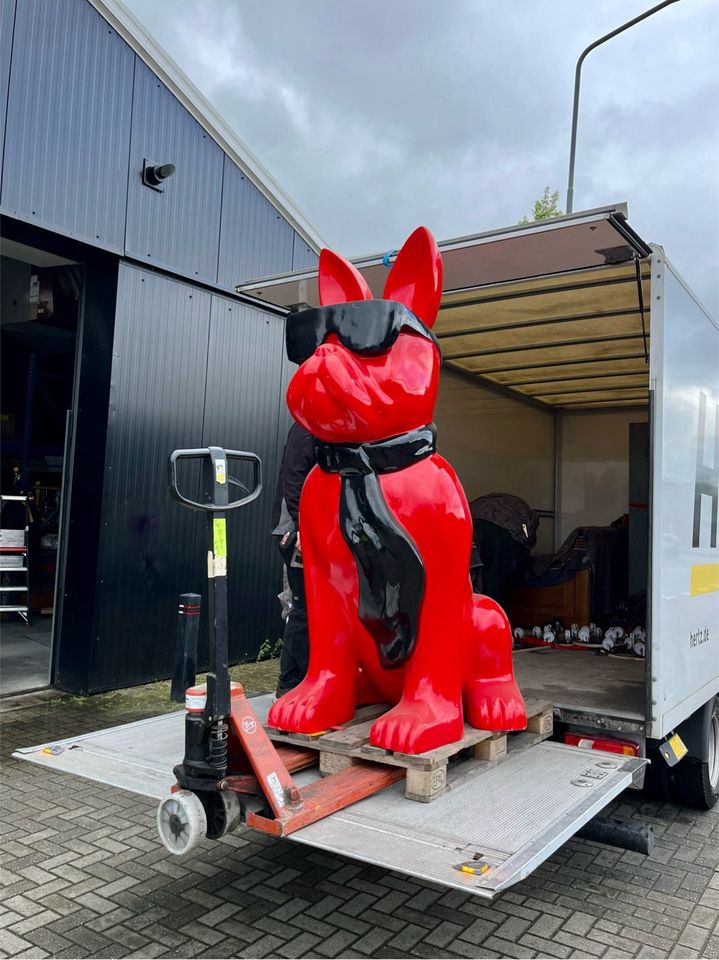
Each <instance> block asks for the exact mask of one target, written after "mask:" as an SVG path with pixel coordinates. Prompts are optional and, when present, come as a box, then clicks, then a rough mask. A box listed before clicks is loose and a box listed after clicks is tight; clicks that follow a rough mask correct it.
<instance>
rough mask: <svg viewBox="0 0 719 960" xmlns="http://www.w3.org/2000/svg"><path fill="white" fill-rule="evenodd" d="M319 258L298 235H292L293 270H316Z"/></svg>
mask: <svg viewBox="0 0 719 960" xmlns="http://www.w3.org/2000/svg"><path fill="white" fill-rule="evenodd" d="M319 259H320V258H319V257H318V256H317V254H316V253H315V252H314V250H313V249H312V248H311V247H308V246H307V244H306V243H305V241H304V240H303V239H302V237H301V236H300V235H299V233H295V235H294V247H293V252H292V269H293V270H304V269H305V268H307V269H309V270H316V269H317V265H318V263H319Z"/></svg>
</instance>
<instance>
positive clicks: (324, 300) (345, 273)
mask: <svg viewBox="0 0 719 960" xmlns="http://www.w3.org/2000/svg"><path fill="white" fill-rule="evenodd" d="M319 290H320V303H321V304H322V306H323V307H325V306H328V305H329V304H332V303H349V302H350V301H351V300H371V299H372V291H371V290H370V288H369V287H368V286H367V281H366V280H365V278H364V277H363V276H362V274H361V273H360V272H359V270H358V269H357V268H356V267H354V266H352V264H351V263H350V262H349V261H348V260H345V258H344V257H341V256H340V255H339V254H338V253H334V251H332V250H327V249H324V250H322V251H321V253H320V275H319Z"/></svg>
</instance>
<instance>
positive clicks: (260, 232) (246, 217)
mask: <svg viewBox="0 0 719 960" xmlns="http://www.w3.org/2000/svg"><path fill="white" fill-rule="evenodd" d="M294 236H295V232H294V230H293V229H292V227H291V226H290V225H289V223H287V222H286V221H285V220H284V219H283V218H282V217H281V216H280V214H279V213H278V212H277V210H275V208H274V207H273V206H272V204H271V203H270V202H269V201H268V200H266V199H265V198H264V197H263V196H262V194H261V193H260V191H259V190H258V189H257V187H256V186H255V185H254V184H253V183H251V182H250V181H249V180H248V179H247V177H245V175H244V174H243V173H242V171H241V170H240V169H239V168H238V167H236V166H235V164H234V163H233V162H232V161H231V160H230V159H229V157H225V177H224V185H223V192H222V225H221V232H220V260H219V269H218V274H217V280H218V283H219V285H220V286H221V287H225V288H226V289H228V290H232V291H233V292H234V289H235V286H236V285H237V284H238V283H244V282H245V281H246V280H253V279H255V278H256V277H269V276H272V275H274V274H277V273H282V272H286V271H287V264H288V263H290V264H291V263H292V250H293V245H294V243H293V241H294ZM249 237H252V242H248V238H249Z"/></svg>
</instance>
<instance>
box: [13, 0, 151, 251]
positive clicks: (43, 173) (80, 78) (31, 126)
mask: <svg viewBox="0 0 719 960" xmlns="http://www.w3.org/2000/svg"><path fill="white" fill-rule="evenodd" d="M134 60H135V57H134V54H133V52H132V51H131V50H130V48H129V47H128V45H127V44H126V43H125V42H124V40H122V39H121V38H120V37H118V35H117V34H116V33H115V31H114V30H112V29H111V27H110V26H109V25H108V24H107V22H106V21H105V20H104V19H103V18H102V17H101V16H100V15H99V14H98V13H97V12H96V11H95V10H94V9H93V8H92V7H91V6H90V4H89V3H87V2H86V0H50V2H48V0H22V2H21V3H18V4H17V11H16V15H15V34H14V43H13V50H12V61H11V64H10V83H9V95H8V111H7V124H6V130H5V153H4V164H3V180H2V197H1V201H2V206H3V209H4V210H5V211H6V212H8V213H10V214H12V215H13V216H16V217H19V218H21V219H23V220H31V221H33V222H34V223H38V224H41V225H44V226H47V227H50V228H53V229H56V230H59V231H60V232H61V233H64V234H66V235H69V236H72V237H77V238H80V239H83V240H88V241H90V242H91V243H93V244H97V245H100V246H103V247H105V248H108V249H111V250H116V251H121V250H122V246H123V239H124V226H125V202H126V194H127V154H128V145H129V142H130V115H131V106H132V103H131V100H132V77H133V70H134Z"/></svg>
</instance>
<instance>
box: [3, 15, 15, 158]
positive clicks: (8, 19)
mask: <svg viewBox="0 0 719 960" xmlns="http://www.w3.org/2000/svg"><path fill="white" fill-rule="evenodd" d="M14 25H15V0H0V159H2V155H3V145H4V143H5V119H6V117H7V93H8V84H9V82H10V57H11V55H12V35H13V27H14Z"/></svg>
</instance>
